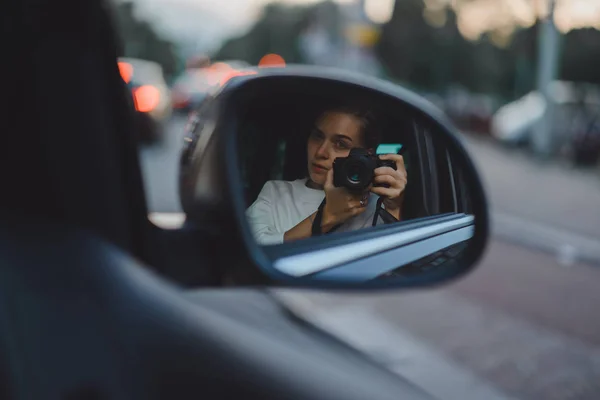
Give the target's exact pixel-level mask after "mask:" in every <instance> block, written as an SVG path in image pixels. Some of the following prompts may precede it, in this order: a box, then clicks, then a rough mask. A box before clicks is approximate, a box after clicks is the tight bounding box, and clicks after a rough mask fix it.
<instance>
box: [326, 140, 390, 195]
mask: <svg viewBox="0 0 600 400" xmlns="http://www.w3.org/2000/svg"><path fill="white" fill-rule="evenodd" d="M379 167H390V168H393V169H397V168H396V163H395V162H394V161H393V160H381V159H379V157H378V156H377V155H373V154H371V153H369V152H368V151H367V149H361V148H354V149H351V150H350V154H349V155H348V157H338V158H336V159H335V160H334V161H333V185H334V186H337V187H345V188H346V189H348V190H349V191H351V192H355V193H362V192H364V191H365V190H366V189H367V188H368V187H369V185H370V184H371V182H373V177H374V176H375V169H376V168H379ZM376 186H383V185H376ZM385 186H387V185H385Z"/></svg>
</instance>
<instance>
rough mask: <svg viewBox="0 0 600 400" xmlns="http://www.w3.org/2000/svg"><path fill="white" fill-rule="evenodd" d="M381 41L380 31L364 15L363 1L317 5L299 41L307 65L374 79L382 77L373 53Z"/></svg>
mask: <svg viewBox="0 0 600 400" xmlns="http://www.w3.org/2000/svg"><path fill="white" fill-rule="evenodd" d="M378 39H379V27H378V26H376V25H375V24H374V23H372V22H371V21H370V20H369V19H368V18H367V16H366V15H365V11H364V0H357V1H355V2H351V3H343V4H335V3H333V2H324V3H321V4H319V5H317V6H316V7H315V9H314V11H313V13H312V14H311V16H310V17H309V21H308V24H307V26H306V28H305V29H304V30H303V31H302V32H301V34H300V37H299V38H298V40H299V47H300V50H301V52H302V55H303V58H304V59H305V61H306V62H307V63H310V64H315V65H324V66H333V67H339V68H345V69H349V70H353V71H356V72H361V73H364V74H368V75H375V76H379V75H380V73H381V65H380V64H379V61H378V59H377V57H376V56H375V54H374V51H373V49H374V46H375V44H376V43H377V41H378Z"/></svg>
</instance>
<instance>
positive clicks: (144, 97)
mask: <svg viewBox="0 0 600 400" xmlns="http://www.w3.org/2000/svg"><path fill="white" fill-rule="evenodd" d="M133 99H134V101H135V108H136V109H137V110H138V111H140V112H150V111H152V110H154V109H155V108H156V106H158V103H159V102H160V91H159V90H158V89H157V88H155V87H154V86H151V85H144V86H140V87H138V88H136V89H133Z"/></svg>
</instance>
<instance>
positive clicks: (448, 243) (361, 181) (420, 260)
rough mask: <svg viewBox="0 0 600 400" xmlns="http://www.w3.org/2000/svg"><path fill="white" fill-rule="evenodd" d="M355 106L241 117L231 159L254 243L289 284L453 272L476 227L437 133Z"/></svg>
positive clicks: (344, 100) (306, 100)
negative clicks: (235, 163)
mask: <svg viewBox="0 0 600 400" xmlns="http://www.w3.org/2000/svg"><path fill="white" fill-rule="evenodd" d="M356 97H357V98H358V100H351V99H353V97H348V96H337V97H335V96H329V97H328V96H326V95H325V94H318V95H315V93H312V94H311V93H309V92H308V91H298V92H296V93H293V94H291V93H290V92H289V91H288V92H287V93H286V94H285V95H284V94H276V93H272V94H271V95H270V96H262V97H260V98H259V99H255V100H254V101H252V102H249V103H248V104H246V105H245V106H244V108H243V113H242V114H241V115H240V117H239V122H238V124H237V152H238V165H239V168H240V175H241V178H242V182H243V185H244V197H245V207H246V208H245V216H246V218H247V223H248V228H249V231H250V232H251V234H252V237H253V239H254V240H255V241H256V243H257V244H258V245H259V246H261V248H262V249H263V250H264V252H265V254H267V256H268V257H270V259H271V261H272V265H273V266H274V268H275V269H276V270H277V271H278V272H281V273H284V274H286V275H288V276H293V277H295V278H310V279H322V280H337V281H347V280H352V281H356V280H360V281H365V280H379V279H390V278H406V277H410V276H414V275H422V274H423V273H425V272H427V271H433V270H435V271H438V272H440V271H442V272H443V269H444V268H446V269H448V270H451V269H452V268H454V269H456V268H459V267H460V266H459V264H460V263H458V260H459V258H460V256H461V254H463V252H464V250H465V249H466V248H467V247H468V243H469V240H471V239H472V238H473V236H474V227H475V221H474V216H473V212H472V210H471V201H472V198H471V197H472V196H471V194H470V190H469V187H468V185H467V184H466V183H465V178H464V171H463V170H462V168H463V167H462V166H461V163H460V162H458V161H457V156H456V154H455V152H453V150H452V149H450V148H448V147H447V146H446V145H444V144H443V143H444V141H443V140H440V138H442V137H444V135H446V137H447V136H448V134H447V133H442V132H436V128H435V127H434V126H435V125H434V124H432V123H431V118H429V117H427V115H426V114H425V113H419V112H417V111H415V109H414V108H410V107H407V106H404V105H403V104H402V103H401V102H399V101H398V100H395V99H393V100H392V99H382V100H381V101H373V99H370V98H368V97H363V96H356ZM438 129H439V128H438ZM399 250H401V251H399ZM386 257H387V258H386Z"/></svg>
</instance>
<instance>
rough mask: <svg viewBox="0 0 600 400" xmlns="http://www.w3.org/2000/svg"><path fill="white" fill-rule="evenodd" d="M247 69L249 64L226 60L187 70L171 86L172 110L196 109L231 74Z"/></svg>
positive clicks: (186, 110) (187, 110)
mask: <svg viewBox="0 0 600 400" xmlns="http://www.w3.org/2000/svg"><path fill="white" fill-rule="evenodd" d="M248 67H250V64H248V63H246V62H244V61H239V60H226V61H217V62H214V63H212V64H209V65H207V66H205V67H200V68H188V69H187V70H186V71H185V72H184V73H183V74H181V75H180V76H179V77H178V78H177V79H176V80H175V82H174V84H173V87H172V97H173V109H174V110H176V111H181V112H189V111H190V110H193V109H195V108H197V107H198V106H199V105H200V103H202V101H203V100H204V98H205V97H206V95H207V94H208V93H209V92H210V91H211V90H213V89H215V88H218V87H219V86H220V85H222V84H223V83H224V82H225V80H226V79H227V78H228V77H229V76H230V75H231V74H233V73H236V72H238V71H242V70H244V69H246V68H248Z"/></svg>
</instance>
